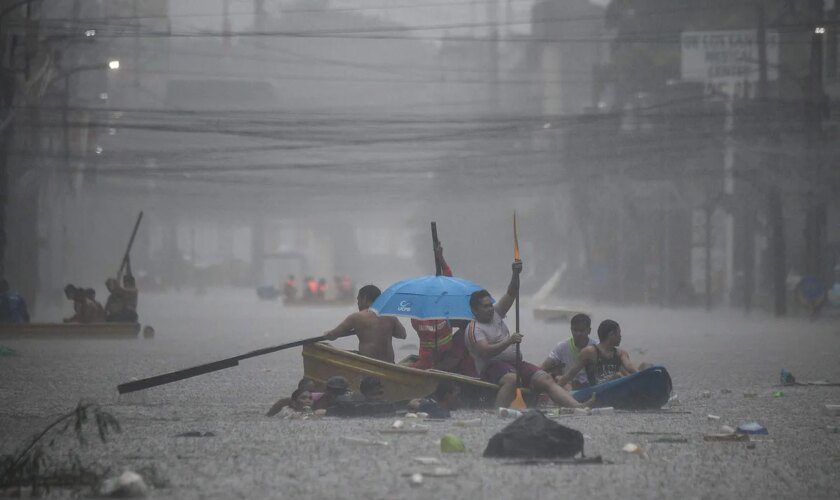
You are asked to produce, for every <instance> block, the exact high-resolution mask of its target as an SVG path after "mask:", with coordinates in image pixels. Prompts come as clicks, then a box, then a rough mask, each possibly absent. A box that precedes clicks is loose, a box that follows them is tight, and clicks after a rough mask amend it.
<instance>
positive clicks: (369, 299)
mask: <svg viewBox="0 0 840 500" xmlns="http://www.w3.org/2000/svg"><path fill="white" fill-rule="evenodd" d="M380 295H382V291H381V290H380V289H379V287H377V286H376V285H365V286H363V287H362V288H359V294H358V295H357V296H356V303H357V304H358V306H359V310H360V311H364V310H365V309H367V308H368V307H370V305H371V304H373V301H375V300H376V299H377V297H379V296H380Z"/></svg>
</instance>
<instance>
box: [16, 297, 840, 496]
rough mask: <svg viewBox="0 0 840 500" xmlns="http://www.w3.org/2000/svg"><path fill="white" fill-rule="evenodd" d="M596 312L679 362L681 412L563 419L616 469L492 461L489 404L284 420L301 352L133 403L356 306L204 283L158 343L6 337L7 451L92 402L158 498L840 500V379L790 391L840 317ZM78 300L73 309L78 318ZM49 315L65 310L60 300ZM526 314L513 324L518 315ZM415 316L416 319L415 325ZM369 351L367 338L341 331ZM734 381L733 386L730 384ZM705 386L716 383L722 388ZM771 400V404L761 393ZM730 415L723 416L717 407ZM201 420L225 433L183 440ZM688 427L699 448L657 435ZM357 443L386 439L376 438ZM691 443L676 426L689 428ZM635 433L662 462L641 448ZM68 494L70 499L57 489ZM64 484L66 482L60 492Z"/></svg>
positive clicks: (657, 356)
mask: <svg viewBox="0 0 840 500" xmlns="http://www.w3.org/2000/svg"><path fill="white" fill-rule="evenodd" d="M577 306H578V307H580V308H582V309H584V310H586V311H589V312H591V313H592V314H593V315H594V320H595V323H596V324H597V322H599V321H600V320H603V319H606V318H607V317H610V318H612V319H615V320H617V321H618V322H619V323H620V324H621V326H622V337H623V345H622V347H623V348H624V349H626V350H628V351H629V352H630V355H631V358H632V359H634V360H635V361H637V362H638V361H643V360H644V361H652V362H655V363H658V364H663V365H665V366H666V367H668V369H669V371H670V373H671V376H672V378H673V381H674V392H675V394H677V395H678V397H679V400H680V402H681V404H680V405H679V406H675V407H673V408H672V410H673V411H674V412H678V413H674V412H672V413H660V414H650V413H634V414H629V413H619V414H614V415H605V416H568V417H560V420H559V421H560V422H561V423H563V424H564V425H567V426H569V427H572V428H575V429H578V430H580V431H581V432H583V433H584V435H585V438H586V444H585V449H586V454H587V456H595V455H601V456H603V458H604V459H605V460H607V461H609V462H611V463H610V464H608V465H579V466H569V465H515V464H510V461H508V460H495V459H484V458H482V457H481V454H482V451H483V449H484V447H485V446H486V444H487V441H488V440H489V438H490V437H491V436H492V435H493V434H494V433H495V432H497V431H498V430H500V429H501V428H502V427H503V426H504V425H505V424H506V423H507V422H508V421H505V420H501V419H499V418H498V417H496V416H495V415H493V414H491V413H488V412H482V411H461V412H458V413H457V414H456V416H455V419H454V420H458V419H472V418H480V419H481V423H482V425H481V426H480V427H468V428H463V427H457V426H455V425H454V422H453V421H449V422H430V423H429V425H430V426H431V429H430V431H429V433H428V434H418V435H389V434H380V433H379V430H380V429H383V428H387V427H388V426H389V425H390V423H391V421H390V420H388V419H384V420H383V419H353V420H339V419H333V418H328V419H321V420H316V421H284V420H278V419H276V418H269V417H265V416H264V414H265V411H266V410H267V409H268V407H269V406H271V404H272V403H273V402H274V401H275V400H276V399H277V398H279V397H281V396H286V395H288V394H290V393H291V391H292V390H293V389H294V388H295V385H296V382H297V380H298V379H299V378H300V376H301V375H302V360H301V356H300V350H299V349H292V350H288V351H284V352H279V353H274V354H270V355H267V356H263V357H259V358H254V359H250V360H246V361H244V362H242V363H241V364H240V366H238V367H235V368H230V369H226V370H222V371H219V372H215V373H212V374H207V375H203V376H200V377H196V378H193V379H189V380H184V381H181V382H177V383H173V384H170V385H166V386H162V387H158V388H154V389H150V390H147V391H143V392H140V393H135V394H131V395H124V396H118V394H117V391H116V386H117V384H119V383H122V382H127V381H129V380H131V379H133V378H144V377H148V376H152V375H156V374H160V373H164V372H167V371H172V370H176V369H180V368H186V367H189V366H193V365H196V364H201V363H205V362H209V361H215V360H217V359H221V358H225V357H229V356H233V355H236V354H241V353H244V352H247V351H250V350H252V349H256V348H261V347H267V346H272V345H277V344H281V343H284V342H286V341H289V340H294V339H300V338H306V337H311V336H316V335H320V334H321V333H322V332H323V331H325V330H327V329H329V328H332V327H333V326H335V324H337V322H338V321H340V320H341V319H342V318H343V316H344V315H346V314H348V313H349V312H351V311H352V308H350V307H335V308H332V307H317V308H316V307H289V308H284V307H283V306H282V305H281V304H280V303H279V302H263V301H259V300H258V299H257V297H256V294H255V293H254V292H253V291H252V290H221V291H218V290H217V291H213V290H211V291H210V292H208V293H206V294H202V295H198V294H195V293H193V292H192V291H182V292H181V293H167V294H160V295H143V296H141V305H140V313H141V319H142V321H143V323H144V324H151V325H153V326H154V327H155V329H156V332H157V333H156V336H155V337H154V338H153V339H143V338H139V339H136V340H120V341H118V340H112V341H92V340H89V341H84V340H75V341H70V340H66V341H65V340H21V339H0V344H2V345H4V346H7V347H10V348H12V349H14V350H15V351H16V352H17V354H16V355H14V356H5V357H2V358H0V380H2V382H0V401H2V402H3V405H2V407H0V453H9V452H11V451H12V449H13V448H14V447H15V446H16V445H17V444H19V443H20V442H21V441H22V440H23V439H24V438H25V437H26V436H28V435H30V434H32V433H34V432H36V431H38V430H40V429H42V428H43V427H44V426H46V425H47V424H48V423H49V422H50V421H51V419H53V418H55V416H56V415H58V414H60V413H62V412H65V411H67V410H69V409H70V408H72V407H73V406H74V405H75V404H76V403H77V401H78V400H79V399H82V398H84V399H87V400H93V401H96V402H98V403H100V404H102V405H103V406H105V407H106V409H108V410H109V411H110V412H112V413H113V414H114V415H115V416H116V417H117V418H118V419H119V420H120V422H121V424H122V425H123V432H122V433H121V434H119V435H117V436H115V437H114V438H113V439H112V440H111V441H109V442H108V443H107V444H105V445H102V444H99V443H97V442H95V440H93V439H91V440H90V444H89V445H88V447H87V448H86V450H85V451H84V452H83V456H84V457H85V459H86V460H88V461H90V463H94V464H99V465H101V466H103V467H110V468H111V469H112V470H113V471H117V472H118V471H121V470H123V469H134V470H141V469H144V470H148V469H149V467H154V469H155V470H156V471H157V472H158V474H159V475H160V477H161V478H162V479H159V480H158V481H157V483H158V485H159V487H157V488H154V489H153V491H152V492H151V496H152V497H154V498H235V497H241V498H266V497H272V498H281V497H283V498H336V497H341V498H395V497H401V498H432V497H434V498H454V497H459V498H484V497H488V498H489V497H498V498H525V497H530V498H540V497H547V496H549V495H551V496H562V497H569V498H575V497H580V498H582V497H584V496H585V497H586V498H627V497H633V498H673V497H678V496H679V497H684V498H720V497H727V498H733V497H745V498H780V497H786V498H792V497H808V498H838V496H840V479H838V474H837V468H838V465H840V434H838V433H836V432H834V433H832V432H830V431H829V430H827V427H828V426H838V425H840V417H832V416H829V415H826V414H825V413H824V412H823V411H822V407H823V405H825V404H827V403H833V404H840V388H838V387H834V388H832V387H792V388H783V389H782V390H783V392H784V396H783V397H780V398H777V397H773V395H772V393H773V392H774V391H777V390H779V389H780V388H778V387H775V385H776V384H778V376H779V369H780V368H782V367H784V368H787V369H788V370H790V371H791V372H793V373H794V374H795V375H796V376H797V378H798V379H800V380H818V379H826V380H831V381H840V363H838V361H840V322H838V321H837V320H828V319H823V320H818V321H813V322H811V321H807V320H799V319H785V320H776V319H774V318H771V317H768V316H765V315H762V314H758V313H754V314H753V315H752V316H750V317H745V316H744V315H743V314H742V313H740V312H736V311H713V312H711V313H706V312H705V311H696V310H686V311H670V310H660V309H652V308H651V309H643V308H608V307H604V306H599V307H587V306H586V305H585V304H577ZM66 312H67V311H65V313H66ZM45 314H46V317H42V318H38V319H39V320H56V319H59V318H60V316H61V312H60V311H48V312H46V313H45ZM511 323H512V321H511ZM405 324H406V326H408V324H407V322H405ZM522 329H523V331H524V333H525V342H524V343H523V352H524V355H525V357H526V359H527V360H529V361H532V362H536V363H539V362H541V361H542V360H543V359H544V358H545V356H546V354H547V352H548V350H549V349H550V348H551V347H552V346H553V345H554V344H555V343H556V342H558V341H560V340H562V339H564V338H566V337H568V323H565V322H559V323H541V322H537V321H535V320H534V319H533V316H532V308H531V306H530V304H529V302H528V301H527V300H524V301H523V304H522ZM337 344H338V345H340V346H343V347H353V346H354V345H355V344H354V342H353V341H352V340H349V339H343V340H341V341H339V342H337ZM416 345H417V341H416V338H412V333H411V330H410V327H409V338H408V339H406V340H405V341H397V342H396V343H395V350H396V352H397V357H402V356H404V355H406V354H410V353H412V352H414V350H415V349H416ZM721 389H728V390H729V391H731V392H728V393H724V392H722V391H721ZM703 391H710V394H711V395H710V397H708V398H704V397H703V396H702V392H703ZM744 393H754V394H756V396H755V397H744ZM710 413H711V414H715V415H719V416H720V417H721V420H720V421H710V420H708V419H707V417H706V415H707V414H710ZM747 421H758V422H760V423H762V424H763V425H764V426H765V427H767V428H768V430H769V432H770V434H769V435H768V436H759V437H757V438H755V439H754V440H753V443H754V445H755V446H754V448H749V447H747V444H746V443H710V442H704V441H703V438H702V436H703V434H704V433H707V432H715V431H716V430H717V429H718V427H719V426H720V425H721V424H728V425H732V426H735V425H737V424H739V423H742V422H747ZM186 431H201V432H212V433H213V434H214V436H212V437H202V438H184V437H175V435H176V434H179V433H182V432H186ZM448 432H449V433H454V434H456V435H458V436H460V437H461V438H462V439H463V440H464V442H465V444H466V447H467V453H465V454H454V455H446V454H441V453H440V451H439V445H438V442H439V440H440V437H441V435H442V434H444V433H448ZM639 432H661V433H668V432H670V433H679V435H680V436H681V437H684V438H685V439H686V440H687V442H686V443H654V442H653V441H654V440H655V439H656V438H657V437H660V436H655V435H650V434H638V433H639ZM344 436H353V437H361V438H369V439H374V440H384V441H387V442H388V445H386V446H375V445H373V446H366V445H360V444H356V443H349V442H346V441H343V440H342V437H344ZM671 437H673V436H671ZM628 442H633V443H638V444H640V445H641V446H642V447H643V448H645V449H646V451H647V455H648V458H647V459H644V458H641V457H639V456H636V455H629V454H625V453H623V452H622V451H621V448H622V447H623V446H624V445H625V444H626V443H628ZM414 456H436V457H439V458H440V459H441V460H442V461H443V463H444V464H445V465H446V466H447V467H449V468H451V469H454V470H455V471H456V472H457V476H456V477H447V478H431V477H427V478H426V479H425V480H424V482H423V484H422V485H420V486H415V487H412V486H410V485H409V482H408V478H407V477H404V474H405V473H409V472H414V471H418V470H422V469H423V466H421V465H419V464H415V463H413V462H412V460H411V459H412V457H414ZM54 494H55V493H54ZM59 494H60V493H59Z"/></svg>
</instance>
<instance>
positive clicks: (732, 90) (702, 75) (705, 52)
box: [681, 30, 779, 97]
mask: <svg viewBox="0 0 840 500" xmlns="http://www.w3.org/2000/svg"><path fill="white" fill-rule="evenodd" d="M757 38H758V32H757V31H756V30H738V31H686V32H684V33H683V34H682V39H681V43H682V77H683V80H686V81H694V82H704V83H706V92H707V93H708V94H710V95H725V96H730V97H731V96H738V97H753V96H754V95H755V84H756V82H758V78H759V75H758V42H757ZM765 46H766V50H767V80H768V81H770V80H775V79H776V78H777V76H778V65H779V33H778V32H777V31H771V30H768V31H767V32H766V36H765Z"/></svg>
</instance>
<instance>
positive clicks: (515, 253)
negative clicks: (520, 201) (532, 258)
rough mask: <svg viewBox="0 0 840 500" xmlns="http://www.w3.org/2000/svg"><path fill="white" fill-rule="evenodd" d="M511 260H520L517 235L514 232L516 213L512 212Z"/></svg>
mask: <svg viewBox="0 0 840 500" xmlns="http://www.w3.org/2000/svg"><path fill="white" fill-rule="evenodd" d="M513 260H522V259H521V258H520V257H519V235H518V233H517V232H516V211H514V212H513Z"/></svg>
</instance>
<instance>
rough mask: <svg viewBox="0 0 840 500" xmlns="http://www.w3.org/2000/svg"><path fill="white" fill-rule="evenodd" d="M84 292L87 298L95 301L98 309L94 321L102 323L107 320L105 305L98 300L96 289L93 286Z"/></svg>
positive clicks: (94, 303) (95, 306)
mask: <svg viewBox="0 0 840 500" xmlns="http://www.w3.org/2000/svg"><path fill="white" fill-rule="evenodd" d="M84 294H85V297H87V299H88V300H89V301H90V302H92V303H93V306H94V308H95V310H96V319H94V320H93V322H94V323H102V322H103V321H105V307H103V306H102V303H100V302H99V301H98V300H96V290H94V289H93V288H85V289H84Z"/></svg>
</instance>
